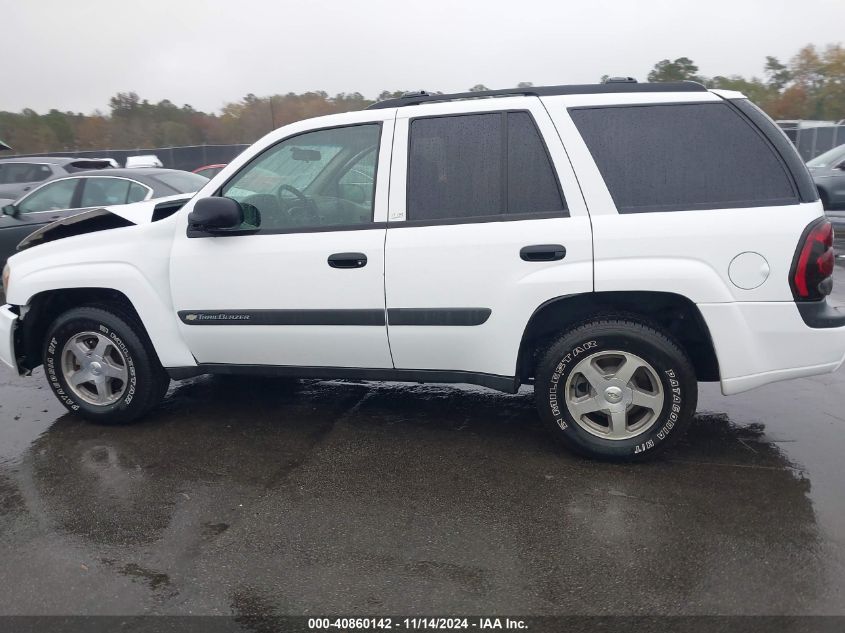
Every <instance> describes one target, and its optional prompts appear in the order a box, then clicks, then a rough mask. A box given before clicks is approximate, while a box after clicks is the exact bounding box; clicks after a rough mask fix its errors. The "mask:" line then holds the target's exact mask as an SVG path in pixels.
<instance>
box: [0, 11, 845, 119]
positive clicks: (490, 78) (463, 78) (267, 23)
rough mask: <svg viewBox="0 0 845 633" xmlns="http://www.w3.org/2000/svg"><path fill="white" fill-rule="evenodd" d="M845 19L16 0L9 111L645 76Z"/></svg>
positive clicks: (837, 27)
mask: <svg viewBox="0 0 845 633" xmlns="http://www.w3.org/2000/svg"><path fill="white" fill-rule="evenodd" d="M843 25H845V1H843V0H801V1H798V0H793V1H786V0H695V1H691V0H577V1H570V0H509V1H502V0H471V1H466V2H461V1H460V0H451V1H443V0H427V1H424V2H419V1H414V2H409V1H403V0H299V1H297V2H293V1H289V0H141V1H138V0H133V1H131V2H129V1H125V0H78V1H76V2H68V0H39V1H38V2H30V1H24V0H0V110H13V111H16V110H20V109H22V108H25V107H29V108H33V109H35V110H37V111H39V112H44V111H46V110H49V109H50V108H58V109H60V110H63V111H64V110H72V111H75V112H77V111H80V112H85V113H88V112H91V111H93V110H94V109H98V108H99V109H101V110H104V111H106V110H107V109H108V108H107V106H108V100H109V97H111V96H112V95H113V94H115V93H116V92H119V91H130V90H134V91H135V92H137V93H138V94H139V95H141V97H142V98H145V99H149V100H150V101H159V100H161V99H170V100H171V101H173V102H174V103H176V104H178V105H182V104H184V103H189V104H191V105H192V106H194V107H195V108H197V109H202V110H206V111H213V110H218V109H219V108H220V107H222V106H223V105H224V104H225V103H227V102H231V101H237V100H238V99H240V98H242V97H243V96H244V95H246V94H248V93H250V92H251V93H254V94H256V95H259V96H262V95H267V94H273V93H286V92H291V91H293V92H304V91H307V90H325V91H326V92H328V93H330V94H335V93H338V92H355V91H357V92H361V93H362V94H364V95H365V96H367V97H375V96H376V95H377V94H378V93H379V92H380V91H381V90H399V89H404V90H419V89H427V90H443V91H446V92H456V91H462V90H465V89H467V88H469V87H470V86H472V85H474V84H477V83H483V84H485V85H486V86H488V87H490V88H507V87H511V86H514V85H516V84H517V83H518V82H520V81H531V82H533V83H534V84H535V85H547V84H562V83H584V82H588V83H591V82H595V81H597V80H598V79H599V78H600V77H601V76H602V75H603V74H610V75H631V76H634V77H637V78H638V79H640V80H641V81H643V80H645V77H646V75H647V74H648V71H649V69H650V68H651V67H652V66H653V65H654V63H655V62H657V61H659V60H661V59H664V58H671V59H674V58H676V57H680V56H687V57H690V58H692V59H693V60H694V61H695V62H696V63H697V64H698V66H699V68H700V72H701V73H703V74H704V75H707V76H713V75H720V74H721V75H728V74H734V73H738V74H742V75H752V74H757V75H760V74H761V73H762V69H763V64H764V60H765V56H766V55H774V56H777V57H779V58H781V59H782V60H786V59H788V58H790V57H791V56H792V55H793V54H794V53H795V52H796V51H797V50H798V49H799V48H800V47H801V46H803V45H805V44H807V43H811V42H812V43H815V44H816V45H819V46H821V45H825V44H829V43H836V42H842V41H843V40H845V30H844V29H843Z"/></svg>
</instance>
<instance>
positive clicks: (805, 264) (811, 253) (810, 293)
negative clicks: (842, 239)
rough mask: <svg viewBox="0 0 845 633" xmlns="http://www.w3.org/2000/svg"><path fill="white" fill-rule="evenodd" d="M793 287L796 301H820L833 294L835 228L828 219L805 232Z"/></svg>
mask: <svg viewBox="0 0 845 633" xmlns="http://www.w3.org/2000/svg"><path fill="white" fill-rule="evenodd" d="M789 285H790V287H791V288H792V296H793V297H795V300H796V301H818V300H819V299H824V298H825V297H826V296H827V295H829V294H830V291H831V290H833V226H832V225H831V223H830V222H828V221H827V220H825V219H824V218H821V219H819V220H817V221H816V222H813V223H812V224H811V225H810V226H808V227H807V228H806V229H804V234H803V235H802V236H801V241H800V242H799V243H798V249H797V250H796V252H795V259H793V261H792V269H791V270H790V274H789Z"/></svg>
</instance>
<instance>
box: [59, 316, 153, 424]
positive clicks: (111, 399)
mask: <svg viewBox="0 0 845 633" xmlns="http://www.w3.org/2000/svg"><path fill="white" fill-rule="evenodd" d="M44 371H45V373H46V374H47V380H48V381H49V383H50V387H51V388H52V390H53V393H54V394H55V395H56V397H57V398H58V399H59V400H60V401H61V403H62V404H63V405H64V406H65V407H66V408H67V409H68V410H69V411H71V412H72V413H78V414H79V415H82V416H83V417H85V418H88V419H89V420H92V421H95V422H101V423H106V424H119V423H125V422H131V421H133V420H135V419H137V418H139V417H141V416H142V415H144V414H145V413H147V412H148V411H149V410H150V409H151V408H153V407H154V406H156V405H157V404H158V403H159V402H160V401H161V399H162V398H163V397H164V394H165V392H166V391H167V387H168V385H169V384H170V379H169V377H168V376H167V373H166V372H165V371H164V369H163V368H162V367H161V364H160V363H159V361H158V357H157V356H156V354H155V351H154V350H153V348H152V344H151V343H150V342H149V339H148V338H147V335H146V333H145V332H144V331H143V328H142V326H141V325H140V324H139V323H138V321H137V319H135V318H133V316H132V315H131V314H129V313H128V312H126V311H124V310H122V309H121V308H119V307H117V306H115V307H109V309H103V308H96V307H89V306H87V307H82V308H75V309H73V310H69V311H67V312H65V313H64V314H62V315H60V316H59V317H58V318H57V319H56V320H55V321H54V322H53V323H52V325H51V326H50V327H49V328H48V331H47V342H46V345H45V347H44Z"/></svg>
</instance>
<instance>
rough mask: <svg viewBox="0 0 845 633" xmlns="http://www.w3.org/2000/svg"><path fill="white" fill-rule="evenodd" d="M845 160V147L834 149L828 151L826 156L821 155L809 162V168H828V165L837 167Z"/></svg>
mask: <svg viewBox="0 0 845 633" xmlns="http://www.w3.org/2000/svg"><path fill="white" fill-rule="evenodd" d="M843 158H845V145H840V146H838V147H834V148H833V149H829V150H827V151H826V152H825V153H824V154H819V155H818V156H816V157H815V158H814V159H813V160H810V161H807V166H808V167H827V166H828V165H835V164H837V163H838V162H839V161H841V160H842V159H843Z"/></svg>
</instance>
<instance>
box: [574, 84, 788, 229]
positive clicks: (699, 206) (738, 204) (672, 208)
mask: <svg viewBox="0 0 845 633" xmlns="http://www.w3.org/2000/svg"><path fill="white" fill-rule="evenodd" d="M720 98H721V97H720ZM721 99H722V100H721V101H713V100H701V99H696V100H694V101H659V102H651V103H649V102H644V103H612V104H607V105H584V106H571V107H569V108H567V112H572V111H573V110H604V109H608V108H641V107H649V106H684V105H719V106H726V107H727V108H728V109H729V110H730V111H732V112H733V113H734V114H735V115H736V116H738V117H739V118H740V120H742V121H743V122H744V123H745V124H746V125H748V126H749V127H750V128H751V129H752V131H753V132H754V133H756V134H757V135H758V137H760V138H761V139H762V140H763V143H764V144H765V145H766V147H768V148H769V151H771V152H772V154H773V155H774V157H775V160H777V161H778V164H779V165H780V166H781V169H783V171H784V173H785V175H786V178H787V181H788V182H789V185H790V187H791V189H792V192H793V195H794V196H795V197H794V198H774V199H772V200H767V201H765V202H762V201H759V200H754V201H733V202H730V203H726V202H718V203H716V202H712V203H711V202H700V203H691V204H684V205H678V204H674V203H673V204H651V205H641V206H636V207H631V206H629V207H622V208H623V209H625V210H624V211H621V210H620V207H619V205H618V204H617V202H616V199H615V198H614V197H613V194H612V193H611V192H610V187H608V186H607V181H606V180H605V178H604V174H602V181H603V182H604V185H605V187H606V188H607V192H608V194H609V195H610V198H611V200H613V204H614V206H615V207H616V212H617V213H618V214H619V215H634V214H637V213H664V212H665V213H678V212H683V211H712V210H714V209H752V208H756V207H782V206H792V205H796V204H800V203H801V202H803V201H804V200H803V199H802V196H801V194H800V189H799V187H798V183H797V182H796V180H795V174H794V173H793V172H792V170H791V169H790V168H789V165H788V163H787V161H786V160H785V159H784V157H783V156H782V155H781V152H780V151H779V150H778V149H777V147H776V146H775V144H774V143H773V142H772V140H771V139H770V138H769V136H768V135H767V134H766V133H765V132H764V131H763V130H761V129H760V128H759V127H758V126H757V125H756V124H755V123H754V122H753V121H752V120H751V119H750V118H749V117H748V116H746V115H745V114H744V113H743V112H742V111H741V110H740V109H739V108H738V107H737V106H736V105H735V104H733V103H731V102H730V101H731V100H729V99H724V98H721ZM572 123H573V124H574V125H575V129H576V130H577V131H578V134H579V136H581V140H582V142H583V143H584V145H585V147H586V148H587V151H588V152H590V157H591V158H592V159H593V163H594V164H595V166H596V169H598V170H599V173H601V168H600V167H599V164H598V161H597V160H596V157H595V156H593V152H592V150H590V145H589V144H588V143H587V140H586V139H585V138H584V137H583V135H582V134H581V130H580V129H578V124H577V123H575V119H574V118H573V119H572Z"/></svg>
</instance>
